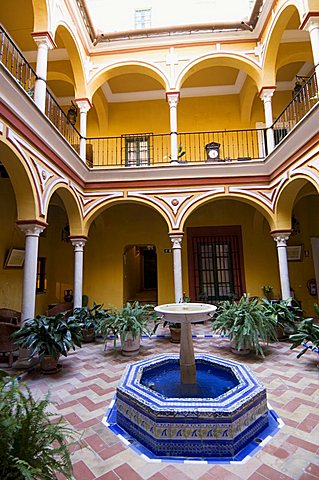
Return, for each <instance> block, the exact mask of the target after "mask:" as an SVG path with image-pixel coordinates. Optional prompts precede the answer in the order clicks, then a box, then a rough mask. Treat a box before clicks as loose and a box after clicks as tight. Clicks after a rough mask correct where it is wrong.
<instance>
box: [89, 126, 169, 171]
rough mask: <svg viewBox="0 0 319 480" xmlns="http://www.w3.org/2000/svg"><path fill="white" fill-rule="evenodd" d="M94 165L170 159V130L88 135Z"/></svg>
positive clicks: (131, 163) (136, 164)
mask: <svg viewBox="0 0 319 480" xmlns="http://www.w3.org/2000/svg"><path fill="white" fill-rule="evenodd" d="M87 157H90V158H92V166H93V167H125V166H126V167H134V166H148V165H156V164H161V163H169V162H170V134H169V133H165V134H153V133H138V134H127V135H121V136H120V137H103V138H87Z"/></svg>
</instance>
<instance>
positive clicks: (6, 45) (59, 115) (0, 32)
mask: <svg viewBox="0 0 319 480" xmlns="http://www.w3.org/2000/svg"><path fill="white" fill-rule="evenodd" d="M0 39H1V43H0V62H1V63H2V64H3V65H4V66H5V67H6V69H7V70H8V71H9V72H10V73H11V74H12V76H13V77H14V78H15V79H16V81H17V83H18V84H19V85H20V86H21V87H22V88H23V89H24V90H25V91H26V92H27V94H28V95H29V97H31V98H33V96H34V89H35V82H36V80H37V74H36V72H35V71H34V70H33V68H32V67H31V65H30V64H29V63H28V61H27V59H26V58H25V57H24V55H23V53H22V52H21V51H20V50H19V48H18V47H17V46H16V45H15V43H14V42H13V41H12V39H11V38H10V36H9V34H8V33H7V32H6V31H5V29H4V28H3V27H2V25H0ZM45 113H46V115H47V117H48V118H49V120H50V121H51V122H52V123H53V125H55V126H56V128H57V129H58V130H59V131H60V133H61V134H62V135H63V136H64V137H65V139H66V140H67V141H68V142H69V143H70V144H71V145H72V146H73V147H74V148H75V149H76V150H77V151H79V148H80V147H79V145H80V134H79V132H78V131H77V130H76V128H75V127H74V126H73V125H72V124H71V123H70V122H69V120H68V118H67V116H66V115H65V113H64V112H63V110H62V109H61V107H60V106H59V104H58V103H57V101H56V100H55V99H54V98H53V96H52V95H51V93H50V92H49V91H48V90H47V91H46V109H45Z"/></svg>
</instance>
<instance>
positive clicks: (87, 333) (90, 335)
mask: <svg viewBox="0 0 319 480" xmlns="http://www.w3.org/2000/svg"><path fill="white" fill-rule="evenodd" d="M94 340H95V333H94V328H82V341H83V342H84V343H89V342H93V341H94Z"/></svg>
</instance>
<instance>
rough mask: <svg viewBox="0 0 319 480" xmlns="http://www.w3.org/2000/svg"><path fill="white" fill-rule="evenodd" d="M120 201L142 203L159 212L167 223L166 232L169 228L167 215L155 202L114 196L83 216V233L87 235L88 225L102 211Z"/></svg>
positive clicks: (169, 223)
mask: <svg viewBox="0 0 319 480" xmlns="http://www.w3.org/2000/svg"><path fill="white" fill-rule="evenodd" d="M121 203H131V204H133V203H134V204H136V205H144V206H146V207H150V208H151V209H152V210H154V211H155V212H157V213H159V214H160V216H161V217H162V218H163V219H164V220H165V222H166V224H167V229H168V232H169V231H170V229H171V222H170V220H169V217H168V215H167V214H166V213H165V212H164V211H163V210H162V209H161V208H160V207H159V206H158V205H156V204H155V203H153V202H151V201H147V200H145V199H143V198H116V199H111V200H108V201H106V202H104V203H103V204H99V205H98V206H97V207H96V208H95V209H93V210H92V211H91V212H90V213H89V214H88V215H87V217H86V218H85V224H84V234H85V235H86V236H88V232H89V230H90V227H91V225H92V223H93V221H94V220H95V219H96V218H97V217H98V216H99V215H100V214H101V213H102V212H103V211H104V210H107V209H108V208H110V207H112V206H114V205H120V204H121Z"/></svg>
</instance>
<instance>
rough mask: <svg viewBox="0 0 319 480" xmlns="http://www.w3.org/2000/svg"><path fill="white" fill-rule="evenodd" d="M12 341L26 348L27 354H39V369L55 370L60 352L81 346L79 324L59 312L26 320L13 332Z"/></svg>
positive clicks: (66, 352)
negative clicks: (51, 315)
mask: <svg viewBox="0 0 319 480" xmlns="http://www.w3.org/2000/svg"><path fill="white" fill-rule="evenodd" d="M13 339H14V341H15V343H16V344H17V345H18V346H19V347H21V348H26V349H28V350H29V351H30V356H31V357H33V356H35V355H36V354H37V355H39V360H40V366H41V369H42V370H43V372H45V373H51V372H54V371H56V369H57V366H58V360H59V357H60V355H63V356H65V357H66V356H67V354H68V351H69V350H70V349H71V348H72V349H73V350H75V347H81V340H82V334H81V324H80V323H79V322H78V320H77V319H75V318H74V317H69V318H68V317H67V316H66V315H65V314H63V313H59V314H58V315H55V316H53V317H48V316H46V315H38V316H36V317H35V318H32V319H30V320H26V321H25V322H24V324H23V325H22V327H21V328H20V329H19V330H18V331H17V332H15V333H14V334H13Z"/></svg>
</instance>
